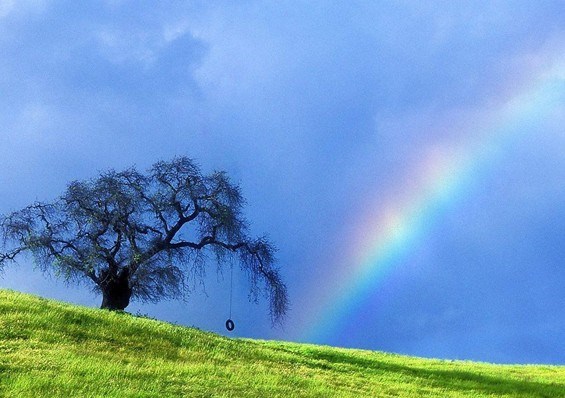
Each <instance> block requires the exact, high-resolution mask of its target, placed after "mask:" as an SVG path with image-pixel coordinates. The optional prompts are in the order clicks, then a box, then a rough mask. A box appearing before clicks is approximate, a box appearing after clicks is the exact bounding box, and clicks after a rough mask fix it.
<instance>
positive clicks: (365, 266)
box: [299, 62, 565, 343]
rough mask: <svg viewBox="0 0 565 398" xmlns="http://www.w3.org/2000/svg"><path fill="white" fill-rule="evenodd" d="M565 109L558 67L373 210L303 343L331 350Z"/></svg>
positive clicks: (564, 68) (561, 66) (564, 75)
mask: <svg viewBox="0 0 565 398" xmlns="http://www.w3.org/2000/svg"><path fill="white" fill-rule="evenodd" d="M564 109H565V62H557V63H555V64H554V65H553V67H552V68H549V69H548V70H545V71H544V72H543V73H540V74H538V75H537V76H536V78H535V79H532V80H531V81H530V82H529V85H528V86H527V87H526V88H524V89H522V90H521V92H520V93H517V94H516V93H515V94H514V95H512V96H510V99H509V100H508V99H507V100H506V101H504V102H503V103H502V104H501V105H500V106H499V107H498V108H497V109H496V110H495V111H494V112H491V113H490V114H489V115H490V116H488V122H486V123H485V124H484V126H483V127H477V124H478V122H470V123H469V126H470V127H469V128H468V134H467V136H469V137H470V141H468V142H466V143H464V144H463V145H460V146H459V150H453V148H451V149H450V150H449V151H436V152H435V153H433V154H432V155H431V156H430V157H429V159H427V160H426V161H425V162H424V164H420V165H417V167H416V168H415V170H414V173H413V175H418V176H419V178H413V179H411V181H415V182H413V183H412V184H411V186H408V187H404V188H405V189H404V191H403V192H404V194H403V195H402V197H401V198H399V197H395V198H390V199H389V200H387V201H384V203H383V202H382V201H381V202H380V203H376V205H375V204H372V205H371V206H369V207H368V210H367V213H368V214H365V216H366V217H364V218H363V219H364V220H366V221H364V222H363V223H362V225H358V226H357V230H356V231H355V233H354V234H353V235H354V236H353V237H352V238H351V242H350V244H349V245H348V246H349V250H350V251H349V252H348V253H347V254H345V255H344V257H343V258H341V259H339V260H338V261H337V262H335V263H334V266H335V267H336V268H339V269H340V271H339V272H341V275H340V276H339V282H336V281H335V280H334V281H328V283H329V284H333V285H332V286H331V288H327V289H323V290H324V291H325V294H326V296H325V297H323V298H322V299H321V300H320V302H319V303H318V305H317V308H313V309H311V311H313V312H312V313H311V314H310V315H308V317H306V318H307V319H309V322H308V324H307V325H306V326H304V327H303V328H302V330H301V332H300V336H299V340H302V341H310V342H317V343H325V342H330V341H332V340H334V339H335V338H337V337H338V336H339V334H340V333H341V332H343V331H344V330H346V325H345V321H346V319H347V317H348V315H351V314H352V313H354V312H355V311H356V310H357V309H359V308H360V307H361V305H362V303H363V302H364V301H365V300H366V299H367V297H368V296H369V295H370V294H371V293H373V292H375V291H377V290H378V289H379V287H380V286H382V284H383V281H384V280H385V279H386V278H387V277H388V276H390V274H391V272H392V270H393V269H395V268H397V267H401V266H402V264H403V263H405V262H406V260H407V257H408V256H409V255H410V253H411V252H412V251H413V250H414V248H415V247H416V246H417V245H418V243H419V242H421V241H422V240H423V238H424V237H425V235H426V233H428V232H429V231H431V230H432V228H433V226H434V225H436V224H437V223H438V220H440V219H441V217H442V215H443V214H445V213H446V211H447V210H448V209H449V208H450V207H451V206H453V205H454V204H455V203H457V202H458V201H460V200H462V199H463V198H464V197H466V196H467V195H468V194H469V192H470V190H471V189H472V188H473V187H474V186H475V185H476V184H477V183H478V182H479V181H480V178H481V176H484V175H485V173H488V170H489V169H492V167H493V166H494V165H495V164H496V163H497V161H499V160H501V159H503V158H504V156H505V154H506V153H507V149H508V147H509V146H511V145H513V144H514V143H516V142H519V140H520V139H521V138H523V136H524V135H526V134H529V133H531V132H533V131H539V130H537V128H539V125H540V123H543V122H544V121H545V120H547V119H548V118H551V117H552V116H554V115H556V114H557V113H559V112H560V115H561V116H563V111H564ZM471 125H473V126H471ZM408 185H410V184H408ZM326 287H329V285H328V286H326ZM328 292H330V293H328Z"/></svg>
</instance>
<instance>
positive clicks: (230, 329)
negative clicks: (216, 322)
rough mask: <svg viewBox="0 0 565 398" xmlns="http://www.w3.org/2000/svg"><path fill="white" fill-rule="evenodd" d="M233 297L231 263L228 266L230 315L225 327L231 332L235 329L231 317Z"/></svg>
mask: <svg viewBox="0 0 565 398" xmlns="http://www.w3.org/2000/svg"><path fill="white" fill-rule="evenodd" d="M232 297H233V264H232V265H231V266H230V316H229V318H228V320H227V321H226V329H227V330H228V332H231V331H233V330H234V329H235V323H234V322H233V321H232V319H231V303H232Z"/></svg>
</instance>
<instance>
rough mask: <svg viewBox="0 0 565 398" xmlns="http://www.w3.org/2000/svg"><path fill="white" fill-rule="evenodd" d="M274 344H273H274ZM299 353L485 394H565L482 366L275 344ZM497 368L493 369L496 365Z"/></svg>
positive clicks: (310, 360)
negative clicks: (417, 362) (414, 362)
mask: <svg viewBox="0 0 565 398" xmlns="http://www.w3.org/2000/svg"><path fill="white" fill-rule="evenodd" d="M273 348H274V347H273ZM274 349H275V350H281V351H286V352H289V353H290V352H291V353H294V354H295V355H296V354H297V355H299V356H300V357H301V358H302V359H303V363H304V365H306V366H308V367H312V368H318V369H323V370H331V371H334V372H344V373H351V372H362V373H367V374H374V375H376V376H377V377H378V374H380V373H384V372H387V373H389V372H390V373H395V374H401V375H403V376H406V379H407V380H406V381H408V379H411V378H412V379H418V380H421V381H422V384H425V385H427V386H429V387H432V388H434V387H435V388H438V389H447V390H451V391H460V392H464V391H466V392H476V393H482V394H485V395H492V394H495V395H502V394H514V395H521V396H531V397H558V396H561V397H565V394H564V393H563V391H565V383H558V382H555V383H551V382H550V383H543V382H539V381H531V380H525V379H522V380H520V379H516V378H508V377H507V376H505V375H500V376H496V375H487V374H483V373H481V372H482V371H483V370H482V369H477V370H476V371H467V370H462V369H431V368H425V367H419V366H410V365H402V364H399V363H390V362H384V361H382V360H379V359H377V358H375V359H371V358H363V357H359V356H357V355H352V354H347V353H342V352H335V351H329V352H326V351H323V350H316V349H311V350H303V349H300V350H292V349H288V348H285V347H276V348H274ZM493 370H494V369H493Z"/></svg>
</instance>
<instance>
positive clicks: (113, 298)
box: [100, 268, 131, 311]
mask: <svg viewBox="0 0 565 398" xmlns="http://www.w3.org/2000/svg"><path fill="white" fill-rule="evenodd" d="M100 288H101V290H102V305H101V306H100V308H105V309H108V310H122V311H123V310H124V309H125V308H126V307H127V306H128V305H129V300H130V298H131V288H130V286H129V269H128V268H124V269H123V270H122V272H120V274H119V275H118V276H113V277H109V278H108V279H107V281H106V282H104V284H103V285H102V286H101V287H100Z"/></svg>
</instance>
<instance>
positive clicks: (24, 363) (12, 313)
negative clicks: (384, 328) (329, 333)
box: [0, 290, 565, 397]
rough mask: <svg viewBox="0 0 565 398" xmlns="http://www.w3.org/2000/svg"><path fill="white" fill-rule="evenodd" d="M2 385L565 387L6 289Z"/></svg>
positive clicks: (532, 376) (535, 373)
mask: <svg viewBox="0 0 565 398" xmlns="http://www.w3.org/2000/svg"><path fill="white" fill-rule="evenodd" d="M0 395H1V396H5V397H181V396H188V397H363V396H366V397H381V396H382V397H393V396H394V397H396V396H399V397H414V396H440V397H452V396H457V397H459V396H471V397H482V396H525V397H559V396H561V397H564V396H565V367H563V366H500V365H489V364H481V363H473V362H450V361H439V360H429V359H420V358H412V357H405V356H399V355H392V354H385V353H380V352H371V351H361V350H348V349H338V348H331V347H322V346H315V345H306V344H295V343H283V342H274V341H257V340H244V339H229V338H226V337H222V336H218V335H216V334H213V333H206V332H202V331H199V330H196V329H192V328H185V327H180V326H175V325H171V324H168V323H165V322H159V321H154V320H150V319H144V318H138V317H134V316H131V315H128V314H124V313H111V312H107V311H103V310H97V309H91V308H84V307H78V306H73V305H69V304H63V303H59V302H55V301H51V300H45V299H41V298H38V297H34V296H29V295H24V294H20V293H16V292H12V291H6V290H0Z"/></svg>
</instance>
